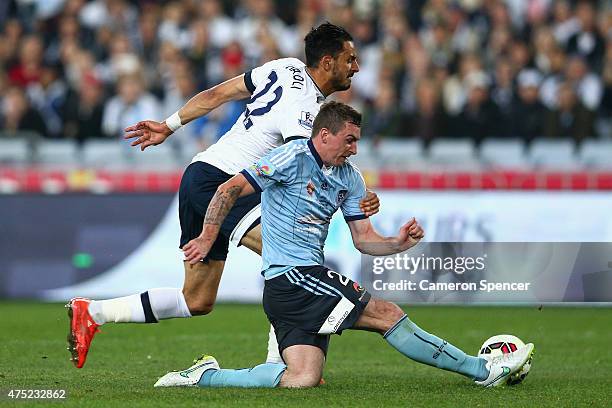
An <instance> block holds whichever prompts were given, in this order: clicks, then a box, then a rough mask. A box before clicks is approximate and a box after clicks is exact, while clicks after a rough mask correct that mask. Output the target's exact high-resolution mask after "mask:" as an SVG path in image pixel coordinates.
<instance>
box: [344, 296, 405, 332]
mask: <svg viewBox="0 0 612 408" xmlns="http://www.w3.org/2000/svg"><path fill="white" fill-rule="evenodd" d="M404 315H405V313H404V311H403V310H402V309H401V308H400V307H399V306H398V305H396V304H395V303H392V302H387V301H385V300H382V299H377V298H372V299H370V301H369V302H368V304H367V306H366V308H365V309H364V311H363V313H362V314H361V316H359V319H358V320H357V323H355V326H354V327H353V328H355V329H359V330H368V331H375V332H378V333H380V334H385V333H386V332H387V331H388V330H389V329H390V328H391V327H393V325H394V324H395V323H397V322H398V321H399V320H400V319H401V318H402V317H404Z"/></svg>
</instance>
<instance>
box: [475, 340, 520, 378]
mask: <svg viewBox="0 0 612 408" xmlns="http://www.w3.org/2000/svg"><path fill="white" fill-rule="evenodd" d="M521 347H525V343H523V340H521V339H519V338H518V337H516V336H513V335H511V334H498V335H497V336H493V337H490V338H488V339H486V340H485V342H484V343H482V346H480V350H479V351H478V356H479V357H483V356H491V357H496V356H501V355H503V354H507V353H512V352H514V351H516V350H518V349H520V348H521ZM529 370H531V358H529V360H527V363H525V365H524V366H523V368H521V369H520V370H519V372H517V373H514V374H512V375H511V376H510V378H509V379H508V382H507V384H508V385H516V384H519V383H521V382H522V381H523V380H524V379H525V377H527V374H529Z"/></svg>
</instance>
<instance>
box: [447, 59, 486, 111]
mask: <svg viewBox="0 0 612 408" xmlns="http://www.w3.org/2000/svg"><path fill="white" fill-rule="evenodd" d="M482 69H483V67H482V63H481V61H480V58H479V57H478V56H477V55H476V54H464V55H462V56H461V59H460V61H459V69H458V72H457V73H456V74H454V75H452V76H450V77H449V78H448V79H447V80H446V81H445V82H444V87H443V89H442V92H443V93H442V101H443V103H444V109H445V110H446V112H448V113H449V114H450V115H451V116H456V115H458V114H459V113H461V111H462V110H463V106H464V105H465V102H466V100H467V92H466V87H465V85H466V82H465V79H466V78H467V77H468V75H470V74H472V73H475V72H482Z"/></svg>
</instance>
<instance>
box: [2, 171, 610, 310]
mask: <svg viewBox="0 0 612 408" xmlns="http://www.w3.org/2000/svg"><path fill="white" fill-rule="evenodd" d="M143 180H145V181H146V180H150V179H147V178H144V179H143ZM130 183H131V184H130V185H132V186H136V187H138V186H140V185H141V184H139V182H136V181H134V180H132V181H131V182H130ZM171 184H172V183H168V186H170V185H171ZM79 185H80V184H79ZM143 185H147V183H146V182H143ZM555 185H556V184H555ZM81 186H82V185H81ZM174 187H176V186H174ZM171 190H172V191H174V189H171ZM74 191H79V190H74ZM379 195H380V199H381V203H382V207H381V212H380V214H379V215H377V216H375V217H373V218H372V222H373V223H374V224H375V226H376V228H377V229H378V230H379V231H380V232H381V233H382V234H384V235H395V234H396V233H397V229H398V227H399V225H401V224H402V223H403V222H405V221H407V220H408V219H410V218H411V217H413V216H414V217H416V218H417V219H418V220H419V221H420V223H421V224H422V225H423V227H424V229H425V231H426V241H425V242H424V243H422V244H421V245H419V246H418V247H416V248H415V249H414V250H413V252H409V254H412V255H413V256H416V257H417V258H418V257H419V256H421V255H422V254H425V253H424V252H423V251H424V250H425V248H427V247H428V245H429V244H430V243H448V244H449V245H450V248H456V245H458V243H465V242H476V243H478V242H487V243H491V242H492V243H506V242H515V243H523V247H522V248H523V252H516V251H515V252H513V253H514V254H515V255H514V258H513V259H514V260H518V261H520V262H525V263H527V264H529V265H530V266H531V267H530V268H527V269H525V270H523V271H522V272H521V273H520V274H515V272H516V270H515V269H513V268H512V263H509V264H508V266H507V267H503V268H501V269H491V270H490V271H489V272H493V271H494V272H495V274H494V275H495V276H494V279H492V278H491V273H489V274H488V275H486V273H485V272H482V276H481V274H480V272H478V271H472V273H471V274H469V275H465V274H464V275H462V276H455V275H453V274H448V273H442V272H444V271H440V272H441V274H438V273H437V272H436V271H433V272H434V275H432V270H431V269H427V268H425V269H423V270H419V271H417V273H416V275H411V274H407V275H406V276H405V277H403V278H402V275H401V272H399V273H400V275H397V273H398V272H397V271H396V272H394V275H391V274H389V279H390V280H389V282H391V279H392V281H398V280H400V281H401V280H402V279H407V280H410V279H413V280H415V282H421V281H423V280H424V279H426V280H429V281H431V280H432V276H436V279H435V281H436V282H441V283H445V282H446V283H453V282H455V281H456V279H455V280H453V279H450V278H457V279H459V281H460V282H465V281H461V279H463V277H466V276H470V282H477V283H479V282H480V280H482V279H486V280H488V281H491V282H494V283H495V282H498V283H504V282H505V283H508V284H512V283H515V284H516V283H521V282H523V283H529V282H531V283H532V286H530V288H531V289H533V290H532V291H522V290H512V288H509V289H508V290H501V291H493V292H487V293H486V296H474V294H473V293H470V292H469V291H466V293H463V292H459V293H456V291H453V293H452V296H445V295H444V293H442V292H444V291H445V290H446V291H448V287H447V288H446V289H445V288H440V290H442V292H440V293H437V294H436V293H435V292H434V293H433V294H432V292H431V291H425V292H424V293H422V292H421V291H420V290H419V291H417V292H414V293H413V292H410V291H404V292H402V291H400V292H398V291H395V290H394V291H391V292H389V293H388V294H387V295H388V296H390V297H391V298H393V299H395V300H398V301H405V302H411V303H415V302H420V301H423V302H429V303H431V302H434V303H435V302H440V303H445V302H453V303H470V304H478V303H482V302H486V303H491V302H493V303H496V302H499V303H516V302H527V303H541V302H566V301H571V302H576V301H610V300H609V299H608V298H607V297H605V296H603V295H601V294H599V292H597V290H599V289H601V288H604V291H605V290H607V289H606V288H610V287H612V284H610V279H611V274H612V272H610V271H609V270H608V269H609V267H608V262H611V261H612V257H611V256H610V254H611V253H612V250H611V249H610V248H609V245H608V246H606V245H605V244H601V245H599V244H596V243H609V242H612V220H611V219H610V216H609V214H610V208H612V192H611V191H608V190H604V189H602V190H593V191H558V190H556V189H552V190H538V191H531V190H489V191H488V190H466V191H461V190H379ZM177 213H178V209H177V201H176V198H175V195H174V194H173V193H170V192H163V193H146V194H140V193H129V194H125V191H121V190H119V191H118V192H113V193H108V194H101V195H94V194H89V193H84V194H83V193H73V194H0V214H3V216H2V217H1V218H0V231H2V237H3V238H2V241H1V243H0V297H18V298H41V299H48V300H65V299H67V298H70V297H72V296H75V295H81V296H90V297H94V298H106V297H114V296H119V295H126V294H130V293H138V292H140V291H143V290H146V289H148V288H151V287H166V286H174V287H177V286H181V285H182V280H183V268H182V262H181V261H182V254H181V252H180V250H179V249H178V241H177V240H178V237H179V225H178V217H177ZM7 237H16V238H15V239H7ZM577 241H580V242H581V243H595V244H593V245H592V246H589V245H587V246H581V244H579V243H576V242H577ZM542 245H544V246H542ZM547 245H548V246H547ZM564 245H565V246H564ZM532 248H533V251H535V252H532V251H531V249H532ZM538 248H540V249H538ZM542 248H543V249H542ZM484 250H485V249H484V247H483V248H482V251H484ZM230 251H231V252H230V256H229V258H228V263H227V265H226V270H225V272H224V275H223V279H222V282H221V287H220V290H219V300H221V301H241V302H259V301H260V299H261V289H262V285H263V280H262V278H261V276H260V274H259V271H258V265H261V260H260V259H259V257H258V256H256V255H254V254H253V253H251V252H250V251H249V250H247V249H245V248H243V247H239V248H234V247H232V248H231V250H230ZM414 251H416V252H414ZM525 251H526V252H525ZM497 252H500V251H497ZM501 252H504V251H501ZM534 254H540V255H538V256H535V255H534ZM451 255H452V256H454V257H455V258H457V257H463V255H462V254H461V253H460V252H457V251H456V250H455V252H452V251H451ZM530 256H532V257H531V258H530ZM502 259H503V258H502ZM497 263H498V264H499V262H497ZM326 264H327V265H328V266H330V267H331V268H333V269H335V270H337V271H338V272H341V273H343V274H345V275H347V276H349V277H351V278H353V279H356V280H358V281H361V282H363V284H364V285H365V286H366V287H368V289H371V290H375V289H376V288H375V287H374V280H376V279H375V277H374V276H373V275H372V273H370V272H371V271H370V272H368V269H367V268H368V267H369V268H370V269H371V265H370V264H368V263H367V262H366V260H364V259H363V258H362V257H361V255H360V254H359V253H358V252H357V251H356V250H355V249H354V247H353V244H352V240H351V238H350V233H349V230H348V228H347V227H346V225H345V223H344V221H343V220H342V217H341V216H339V215H338V214H337V216H336V217H334V219H333V220H332V223H331V225H330V230H329V234H328V239H327V245H326ZM368 265H370V266H368ZM364 268H366V269H364ZM551 268H552V269H551ZM542 271H548V272H547V273H546V274H542V273H541V272H542ZM587 274H588V276H587ZM593 274H595V275H593ZM460 275H461V274H460ZM514 275H516V276H514ZM542 276H544V278H542ZM449 279H450V280H449ZM537 282H539V283H538V284H537V285H536V283H537ZM538 285H540V286H539V287H538ZM542 285H544V287H545V290H544V289H543V287H542ZM377 287H380V286H377ZM589 288H590V289H589ZM515 289H516V288H515ZM451 291H452V289H451ZM608 292H609V290H608ZM377 293H378V294H381V293H380V292H377ZM382 295H385V293H384V291H383V293H382ZM397 296H400V298H399V299H398V298H396V297H397Z"/></svg>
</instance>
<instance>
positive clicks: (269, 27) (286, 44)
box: [236, 0, 300, 66]
mask: <svg viewBox="0 0 612 408" xmlns="http://www.w3.org/2000/svg"><path fill="white" fill-rule="evenodd" d="M245 5H246V7H247V13H248V14H247V16H246V17H244V18H243V19H242V20H241V21H240V22H239V23H238V26H237V31H236V32H237V35H238V36H237V39H238V41H239V42H240V45H241V46H242V49H243V50H244V51H245V53H246V55H245V56H246V61H247V63H248V64H249V65H251V66H254V65H259V64H261V63H263V62H265V61H264V60H262V56H263V54H264V47H263V46H262V44H261V43H259V41H258V40H259V39H261V35H262V33H265V34H264V35H269V36H270V37H271V38H273V39H274V40H275V42H276V45H277V47H278V49H279V50H280V52H281V53H282V55H294V54H295V53H296V52H297V50H298V49H299V48H300V43H299V42H298V39H297V37H296V36H295V33H293V32H292V31H291V30H288V28H287V27H286V26H285V23H283V22H282V20H281V19H279V18H278V17H277V16H276V15H275V14H274V3H273V2H272V0H249V1H247V2H246V3H245ZM268 33H269V34H268Z"/></svg>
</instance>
